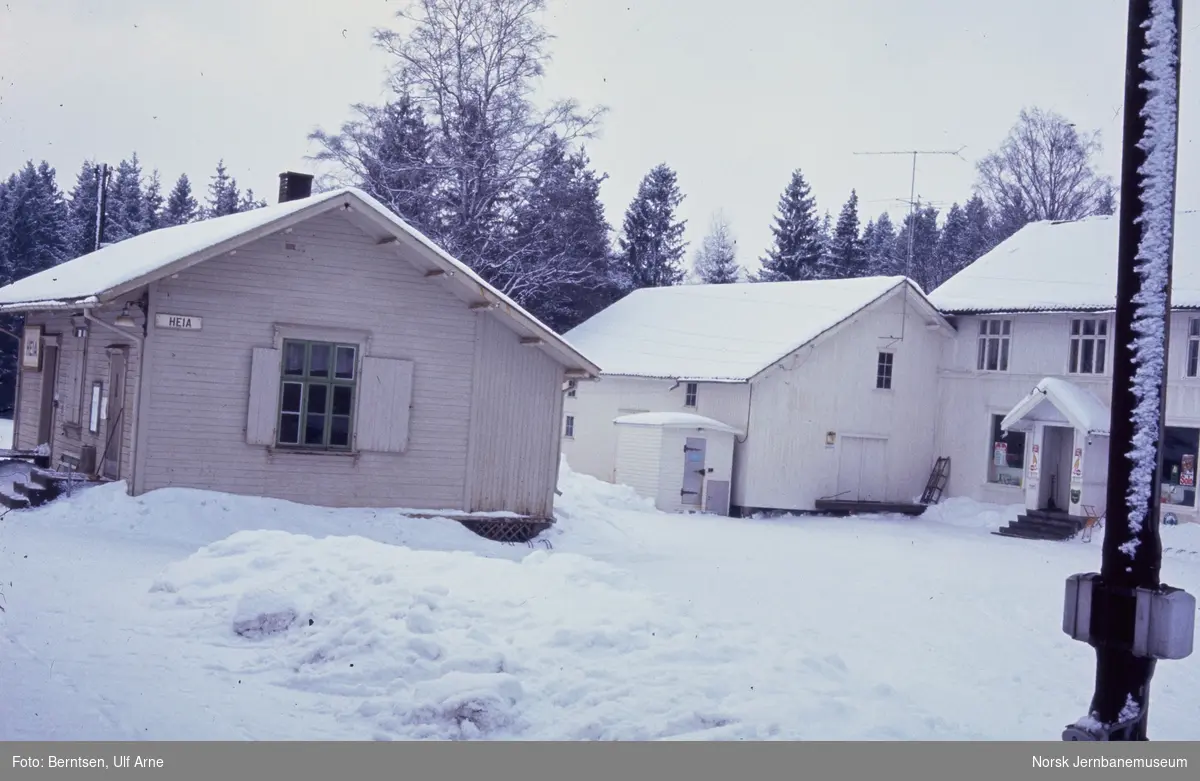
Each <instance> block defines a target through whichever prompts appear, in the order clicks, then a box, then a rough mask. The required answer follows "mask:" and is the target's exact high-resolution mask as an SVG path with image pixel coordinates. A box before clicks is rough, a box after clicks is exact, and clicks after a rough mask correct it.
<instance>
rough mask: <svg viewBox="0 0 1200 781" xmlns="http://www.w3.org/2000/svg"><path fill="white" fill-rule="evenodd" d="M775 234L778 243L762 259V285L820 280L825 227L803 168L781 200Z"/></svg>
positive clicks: (797, 173)
mask: <svg viewBox="0 0 1200 781" xmlns="http://www.w3.org/2000/svg"><path fill="white" fill-rule="evenodd" d="M771 232H772V233H773V234H774V236H775V244H774V246H773V247H772V248H771V249H770V250H769V251H768V253H767V256H766V257H765V258H763V259H762V270H761V271H759V273H758V275H757V277H756V281H758V282H782V281H787V280H802V279H816V278H818V275H819V274H820V271H821V268H820V265H821V256H822V246H821V226H820V223H819V222H818V221H817V216H816V202H815V200H814V199H813V196H812V190H811V189H810V188H809V186H808V182H806V181H805V180H804V174H802V173H801V172H800V169H796V170H795V171H794V172H792V178H791V181H790V182H788V186H787V189H786V190H784V192H783V195H782V196H781V197H780V199H779V211H778V213H777V215H776V217H775V225H774V226H772V228H771Z"/></svg>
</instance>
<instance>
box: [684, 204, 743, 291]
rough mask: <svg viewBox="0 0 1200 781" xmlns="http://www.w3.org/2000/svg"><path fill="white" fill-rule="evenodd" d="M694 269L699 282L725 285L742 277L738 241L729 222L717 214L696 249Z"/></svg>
mask: <svg viewBox="0 0 1200 781" xmlns="http://www.w3.org/2000/svg"><path fill="white" fill-rule="evenodd" d="M692 270H693V272H694V273H695V275H696V279H697V281H698V282H700V283H702V284H706V285H725V284H729V283H732V282H738V281H740V280H741V278H742V267H741V266H739V265H738V262H737V241H736V240H735V239H734V238H733V232H732V231H731V230H730V228H729V222H728V221H727V220H726V219H725V217H724V216H723V215H721V214H716V215H714V216H713V218H712V222H711V223H710V224H709V228H708V234H707V235H706V236H705V237H704V240H703V241H702V242H701V243H700V248H699V249H697V250H696V258H695V261H694V263H693V265H692Z"/></svg>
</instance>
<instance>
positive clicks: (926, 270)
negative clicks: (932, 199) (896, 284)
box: [876, 206, 940, 291]
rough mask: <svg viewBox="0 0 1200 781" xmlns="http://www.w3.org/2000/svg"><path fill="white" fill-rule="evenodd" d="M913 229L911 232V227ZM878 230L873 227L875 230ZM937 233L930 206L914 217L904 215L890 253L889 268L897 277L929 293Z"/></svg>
mask: <svg viewBox="0 0 1200 781" xmlns="http://www.w3.org/2000/svg"><path fill="white" fill-rule="evenodd" d="M914 225H915V228H914V227H913V226H914ZM878 227H879V226H878V225H876V228H878ZM910 230H912V258H911V262H910V259H909V257H908V249H909V248H908V236H909V231H910ZM939 236H940V231H939V229H938V211H937V209H935V208H934V207H932V206H925V207H922V208H920V209H918V210H917V212H916V213H915V214H912V215H905V217H904V224H903V225H902V226H901V227H900V232H899V233H898V234H897V235H896V243H895V247H894V249H893V252H894V259H893V267H894V268H895V269H896V273H897V274H904V275H906V276H907V277H908V278H909V279H911V280H913V281H914V282H916V283H917V284H918V285H920V286H921V289H922V290H926V291H928V290H932V288H931V287H930V285H931V284H933V283H934V282H936V281H937V279H938V274H937V268H936V264H937V246H938V238H939Z"/></svg>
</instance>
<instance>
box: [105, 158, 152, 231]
mask: <svg viewBox="0 0 1200 781" xmlns="http://www.w3.org/2000/svg"><path fill="white" fill-rule="evenodd" d="M145 227H146V204H145V195H144V193H143V192H142V164H141V161H139V160H138V156H137V153H136V152H134V153H133V154H132V155H130V157H129V159H127V160H122V161H121V162H120V163H118V164H117V171H116V174H115V175H114V176H113V178H112V185H111V187H110V188H109V192H108V199H107V202H106V204H105V230H104V234H105V235H104V241H105V242H118V241H124V240H125V239H128V238H131V237H133V236H137V235H138V234H140V233H142V232H143V231H144V230H145Z"/></svg>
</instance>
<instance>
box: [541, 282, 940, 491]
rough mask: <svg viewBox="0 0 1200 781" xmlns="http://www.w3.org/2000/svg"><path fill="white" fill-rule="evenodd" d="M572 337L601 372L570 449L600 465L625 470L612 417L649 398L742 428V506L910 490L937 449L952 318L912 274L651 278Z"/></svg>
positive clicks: (568, 412)
mask: <svg viewBox="0 0 1200 781" xmlns="http://www.w3.org/2000/svg"><path fill="white" fill-rule="evenodd" d="M566 338H567V340H568V341H569V342H570V343H571V344H572V345H573V346H575V347H576V348H577V349H579V350H581V351H582V352H583V353H585V354H586V355H588V356H589V357H591V358H592V360H594V361H595V362H596V363H597V364H599V366H600V367H601V369H602V374H601V378H600V379H599V380H598V381H595V382H580V383H577V384H576V385H575V386H574V387H573V388H572V389H571V390H569V391H568V393H567V398H566V399H565V401H564V414H565V420H564V443H563V453H564V455H565V456H566V458H567V461H568V463H569V464H570V465H571V467H572V468H573V469H575V470H577V471H580V472H583V473H586V474H589V475H592V476H594V477H597V478H599V479H602V480H608V481H615V480H617V478H618V475H617V474H616V468H617V428H616V426H615V424H614V420H615V419H617V418H619V417H623V416H628V415H634V414H638V413H647V412H655V413H661V412H686V413H693V414H696V415H700V416H703V417H705V418H710V419H713V420H716V421H719V422H721V423H724V424H726V425H728V426H730V427H732V428H734V429H737V430H738V431H739V432H741V434H740V435H739V436H738V437H737V438H736V440H735V448H734V451H735V452H734V465H733V475H732V478H733V479H732V482H733V485H732V491H731V493H732V496H731V501H730V505H731V509H732V511H733V512H746V511H758V510H767V511H774V510H784V511H803V510H811V509H814V507H815V506H816V503H817V502H818V500H838V499H841V500H853V501H875V502H890V503H911V502H913V501H914V500H915V499H916V498H917V497H919V496H920V494H921V492H922V490H923V489H924V487H925V484H926V482H927V480H928V478H929V474H930V469H931V467H932V466H933V464H934V462H935V460H936V455H935V443H936V440H935V429H936V426H935V423H936V412H937V411H936V406H935V404H934V403H933V402H934V400H935V399H936V396H937V384H938V372H937V368H938V362H939V360H940V356H941V355H942V352H943V347H944V345H945V344H947V343H948V342H950V341H952V340H953V338H954V330H953V328H952V327H951V326H950V324H949V323H948V322H947V321H946V320H945V319H944V318H943V317H942V316H941V315H940V314H939V313H938V312H937V311H936V310H935V309H934V307H933V306H932V305H931V304H930V303H929V301H928V300H927V299H926V297H925V295H924V294H923V293H922V292H921V290H920V289H919V288H918V287H917V286H916V285H914V284H913V283H911V282H909V281H907V280H905V279H904V278H902V277H871V278H864V279H848V280H825V281H817V282H776V283H754V284H735V285H683V286H678V287H667V288H648V289H643V290H638V291H635V292H634V293H631V294H630V295H628V296H627V297H625V298H624V299H622V300H621V301H618V302H617V303H616V304H614V305H613V306H611V307H609V308H608V309H606V310H605V311H603V312H600V313H599V314H597V315H596V316H595V317H593V318H591V319H590V320H588V321H587V322H585V323H583V324H581V325H579V326H578V327H576V328H575V329H573V330H572V331H570V332H568V333H567V334H566ZM627 480H628V478H626V479H625V480H622V482H626V481H627Z"/></svg>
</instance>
